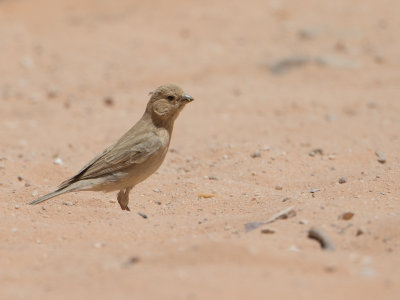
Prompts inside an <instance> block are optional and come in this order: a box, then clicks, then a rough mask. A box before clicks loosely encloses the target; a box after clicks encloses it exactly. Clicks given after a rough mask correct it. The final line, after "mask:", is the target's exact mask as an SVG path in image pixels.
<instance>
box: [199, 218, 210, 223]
mask: <svg viewBox="0 0 400 300" xmlns="http://www.w3.org/2000/svg"><path fill="white" fill-rule="evenodd" d="M207 221H208V219H207V218H204V219H203V220H200V221H199V222H198V223H199V224H203V223H204V222H207Z"/></svg>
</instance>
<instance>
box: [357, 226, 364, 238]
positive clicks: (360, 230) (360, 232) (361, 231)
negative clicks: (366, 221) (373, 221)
mask: <svg viewBox="0 0 400 300" xmlns="http://www.w3.org/2000/svg"><path fill="white" fill-rule="evenodd" d="M363 234H364V229H362V228H358V229H357V232H356V236H360V235H363Z"/></svg>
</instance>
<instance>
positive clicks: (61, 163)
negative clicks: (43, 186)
mask: <svg viewBox="0 0 400 300" xmlns="http://www.w3.org/2000/svg"><path fill="white" fill-rule="evenodd" d="M54 163H55V164H56V165H63V164H64V162H63V161H62V159H61V158H59V157H57V158H56V159H55V160H54Z"/></svg>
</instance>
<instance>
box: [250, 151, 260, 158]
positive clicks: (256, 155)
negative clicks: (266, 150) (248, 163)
mask: <svg viewBox="0 0 400 300" xmlns="http://www.w3.org/2000/svg"><path fill="white" fill-rule="evenodd" d="M250 156H251V158H258V157H261V153H260V152H258V151H257V152H254V153H252V154H250Z"/></svg>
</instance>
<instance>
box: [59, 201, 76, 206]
mask: <svg viewBox="0 0 400 300" xmlns="http://www.w3.org/2000/svg"><path fill="white" fill-rule="evenodd" d="M62 204H63V205H66V206H72V205H74V203H72V202H71V201H64V202H63V203H62Z"/></svg>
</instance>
